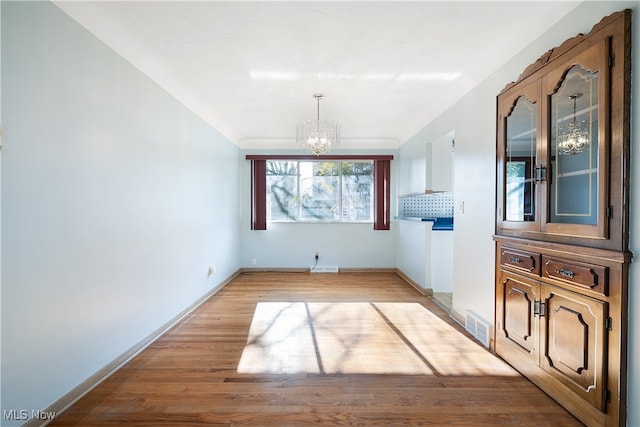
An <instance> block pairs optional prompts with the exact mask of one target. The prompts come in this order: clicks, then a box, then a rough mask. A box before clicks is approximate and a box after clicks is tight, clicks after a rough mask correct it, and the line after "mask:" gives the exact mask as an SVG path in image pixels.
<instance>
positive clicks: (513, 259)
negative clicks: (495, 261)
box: [509, 256, 522, 264]
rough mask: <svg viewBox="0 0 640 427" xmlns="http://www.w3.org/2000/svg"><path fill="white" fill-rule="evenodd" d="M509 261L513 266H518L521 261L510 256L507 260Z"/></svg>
mask: <svg viewBox="0 0 640 427" xmlns="http://www.w3.org/2000/svg"><path fill="white" fill-rule="evenodd" d="M509 261H511V262H512V263H514V264H520V263H521V262H522V261H521V260H520V258H518V257H515V256H512V257H510V258H509Z"/></svg>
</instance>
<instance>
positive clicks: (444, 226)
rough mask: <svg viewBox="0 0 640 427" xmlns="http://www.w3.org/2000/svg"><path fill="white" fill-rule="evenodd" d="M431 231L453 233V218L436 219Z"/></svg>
mask: <svg viewBox="0 0 640 427" xmlns="http://www.w3.org/2000/svg"><path fill="white" fill-rule="evenodd" d="M431 229H432V230H434V231H443V230H444V231H451V230H453V218H435V222H434V223H433V227H431Z"/></svg>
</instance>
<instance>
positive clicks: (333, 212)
mask: <svg viewBox="0 0 640 427" xmlns="http://www.w3.org/2000/svg"><path fill="white" fill-rule="evenodd" d="M339 170H340V162H300V200H301V208H302V209H301V211H300V219H301V220H303V221H304V220H307V221H311V220H315V221H331V220H339V219H340V176H339V174H338V172H339Z"/></svg>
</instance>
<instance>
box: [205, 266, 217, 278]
mask: <svg viewBox="0 0 640 427" xmlns="http://www.w3.org/2000/svg"><path fill="white" fill-rule="evenodd" d="M215 273H216V268H215V267H209V270H207V277H211V276H213V275H214V274H215Z"/></svg>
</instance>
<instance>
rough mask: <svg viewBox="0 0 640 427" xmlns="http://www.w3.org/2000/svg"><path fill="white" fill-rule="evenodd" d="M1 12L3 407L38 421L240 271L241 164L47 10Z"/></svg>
mask: <svg viewBox="0 0 640 427" xmlns="http://www.w3.org/2000/svg"><path fill="white" fill-rule="evenodd" d="M1 6H2V114H3V116H2V130H3V151H2V170H1V173H2V180H1V183H2V201H1V202H2V306H1V309H2V410H3V411H4V410H11V409H14V410H26V411H28V412H29V414H31V410H38V409H44V408H46V407H47V406H48V405H50V404H51V403H53V402H54V401H56V400H57V399H59V398H61V397H62V396H63V395H64V394H65V393H67V392H69V391H70V390H71V389H72V388H73V387H74V386H76V385H77V384H79V383H80V382H82V381H83V380H85V379H86V378H88V377H90V376H91V375H93V374H94V373H95V372H96V371H98V370H100V369H101V368H103V367H104V366H105V365H107V364H108V363H109V362H111V361H113V360H114V359H116V358H117V357H118V356H119V355H121V354H122V353H124V352H125V351H127V350H128V349H130V348H131V347H132V346H134V345H136V344H138V343H139V342H141V341H142V340H143V339H144V338H146V337H147V336H148V335H149V334H150V333H152V332H154V331H155V330H156V329H157V328H159V327H161V326H162V325H163V324H165V323H166V322H168V321H169V320H171V319H172V318H173V317H174V316H176V315H178V314H179V313H180V312H182V311H183V310H184V309H185V308H187V307H188V306H190V305H191V304H192V303H194V302H195V301H197V300H198V298H200V297H201V296H203V295H205V294H206V293H207V292H209V291H210V290H212V289H214V288H215V287H216V286H217V285H219V284H220V283H221V282H222V281H223V280H224V279H225V278H226V277H228V276H230V275H231V274H233V273H234V272H235V271H236V270H237V269H238V268H239V245H238V231H239V221H238V215H239V203H238V200H239V196H238V194H239V190H240V188H239V176H240V170H239V167H240V155H239V150H238V149H237V147H236V146H235V145H233V144H232V143H231V142H230V141H228V140H226V139H225V138H224V137H222V136H221V135H220V134H219V133H218V132H217V131H216V130H215V129H212V128H211V127H210V126H208V125H207V124H205V123H204V122H203V121H202V120H200V119H199V118H198V117H196V116H195V115H194V114H193V113H191V112H190V111H189V110H187V109H186V108H185V107H184V106H183V105H182V104H180V103H179V102H177V101H176V100H175V99H174V98H172V97H171V96H170V95H168V94H167V93H166V92H165V91H163V90H162V89H160V88H159V87H158V86H157V85H155V84H154V83H152V82H151V81H150V80H149V79H148V78H146V77H145V76H144V75H142V74H141V73H140V72H139V71H137V70H136V69H134V68H133V67H132V66H131V65H130V64H128V63H126V62H125V61H124V60H123V59H122V58H120V57H119V56H117V55H116V54H115V53H114V52H113V51H111V50H110V49H109V48H107V47H106V46H104V45H103V44H102V43H101V42H99V41H98V40H97V39H95V38H94V37H93V36H92V35H91V34H90V33H88V32H87V31H86V30H84V29H83V28H81V27H80V26H79V25H77V24H76V23H75V22H74V21H72V20H71V19H70V18H68V17H67V16H66V15H65V14H64V13H62V12H61V11H60V10H59V9H58V8H56V7H55V6H54V5H52V4H50V3H44V2H5V1H3V2H2V5H1ZM210 266H211V267H216V274H215V275H213V276H212V277H208V276H207V271H208V268H209V267H210ZM3 414H4V412H3ZM22 422H23V421H22ZM0 424H1V425H3V426H6V425H12V423H11V422H9V421H8V420H2V421H0ZM14 424H15V423H14Z"/></svg>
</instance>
